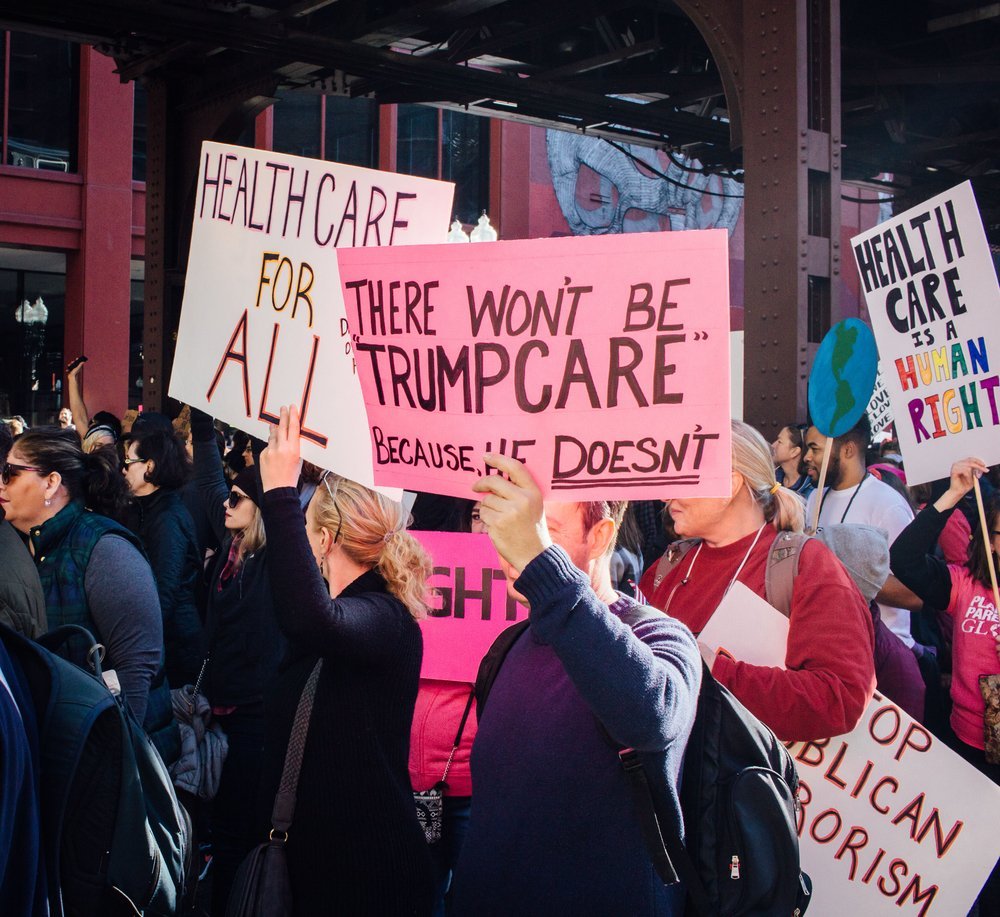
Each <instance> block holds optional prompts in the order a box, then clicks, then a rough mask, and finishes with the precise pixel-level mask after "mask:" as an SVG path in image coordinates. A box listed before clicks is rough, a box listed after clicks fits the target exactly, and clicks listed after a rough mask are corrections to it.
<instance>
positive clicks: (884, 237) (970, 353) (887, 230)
mask: <svg viewBox="0 0 1000 917" xmlns="http://www.w3.org/2000/svg"><path fill="white" fill-rule="evenodd" d="M851 245H852V246H853V248H854V257H855V260H856V261H857V264H858V272H859V274H860V278H861V286H862V288H863V290H864V293H865V302H866V303H867V306H868V313H869V315H870V317H871V323H872V331H873V332H874V333H875V338H876V340H877V342H878V349H879V355H880V357H881V361H882V366H883V369H884V371H885V384H886V388H887V389H888V391H889V400H890V403H891V407H892V414H893V417H894V418H895V425H896V435H897V438H898V439H899V444H900V448H901V449H902V453H903V458H904V459H905V462H906V477H907V481H908V482H909V483H910V484H911V485H913V484H922V483H924V482H926V481H933V480H936V479H937V478H941V477H947V475H948V471H949V469H950V468H951V465H952V463H953V462H954V461H956V460H957V459H960V458H963V457H965V456H968V455H976V456H979V457H980V458H982V459H983V460H984V461H985V462H986V463H987V464H995V463H996V462H998V461H1000V373H998V371H997V370H998V366H997V363H996V361H997V359H1000V288H998V286H997V275H996V269H995V268H994V266H993V259H992V257H991V255H990V248H989V244H988V242H987V240H986V234H985V233H984V232H983V224H982V220H981V219H980V216H979V210H978V208H977V206H976V199H975V197H974V196H973V193H972V185H971V184H970V183H969V182H966V183H964V184H962V185H959V186H958V187H956V188H952V189H951V190H950V191H947V192H945V193H944V194H939V195H938V196H937V197H933V198H931V199H930V200H928V201H925V202H924V203H923V204H921V205H920V206H918V207H914V208H913V209H912V210H908V211H906V212H905V213H901V214H899V215H898V216H896V217H893V218H892V219H891V220H887V221H886V222H884V223H880V224H879V225H878V226H876V227H875V228H874V229H870V230H868V231H867V232H864V233H861V234H860V235H858V236H855V237H854V238H853V239H852V240H851Z"/></svg>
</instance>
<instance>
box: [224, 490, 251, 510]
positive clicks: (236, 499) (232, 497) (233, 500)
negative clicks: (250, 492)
mask: <svg viewBox="0 0 1000 917" xmlns="http://www.w3.org/2000/svg"><path fill="white" fill-rule="evenodd" d="M244 499H248V498H247V495H246V494H241V493H238V492H237V491H235V490H231V491H229V496H228V497H226V503H227V504H228V505H229V508H230V509H236V507H237V506H239V505H240V500H244Z"/></svg>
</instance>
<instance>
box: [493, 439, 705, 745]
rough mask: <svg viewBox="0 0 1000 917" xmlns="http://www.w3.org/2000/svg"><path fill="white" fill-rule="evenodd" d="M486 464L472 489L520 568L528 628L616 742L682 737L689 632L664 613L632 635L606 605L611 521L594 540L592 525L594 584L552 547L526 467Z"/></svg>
mask: <svg viewBox="0 0 1000 917" xmlns="http://www.w3.org/2000/svg"><path fill="white" fill-rule="evenodd" d="M485 460H486V462H487V464H489V465H491V466H492V467H494V468H496V469H497V471H498V472H500V473H499V474H496V475H490V476H488V477H484V478H482V479H481V480H479V481H478V482H476V485H475V486H474V488H473V489H474V490H475V491H476V492H478V493H480V494H483V495H484V496H483V498H482V502H481V507H480V515H481V517H482V519H483V521H484V522H485V523H486V524H487V527H488V531H489V535H490V539H491V540H492V541H493V544H494V546H495V547H496V549H497V553H498V554H499V555H500V557H501V558H502V559H503V561H504V562H505V563H506V564H507V565H509V566H510V567H512V568H513V569H514V570H515V571H520V575H519V577H518V579H517V581H516V583H515V588H517V589H518V590H519V591H521V592H522V593H523V595H524V596H525V598H526V599H527V600H528V605H529V607H530V609H531V611H530V614H529V620H530V621H531V628H532V630H533V631H534V632H535V634H536V635H537V636H538V637H540V638H541V639H542V640H544V641H545V642H546V643H548V644H549V645H550V646H551V647H552V649H553V650H554V651H555V652H556V654H557V655H558V656H559V659H560V661H561V662H562V664H563V667H564V668H565V669H566V672H567V674H568V675H569V677H570V678H571V679H572V680H573V683H574V684H575V685H576V687H577V689H578V690H579V691H580V693H581V695H583V697H584V699H585V700H586V701H587V704H588V705H589V707H590V709H591V710H592V711H593V713H594V715H595V716H596V717H597V718H598V719H599V720H600V721H601V722H602V723H603V724H604V727H605V729H607V730H608V732H609V733H610V734H611V736H612V737H613V738H614V739H616V740H617V741H619V742H621V743H622V744H623V745H628V746H631V747H632V748H635V749H637V750H640V751H662V750H663V749H665V748H667V747H668V746H669V745H670V744H671V743H672V742H673V741H674V739H676V738H677V737H679V736H683V735H686V734H687V733H688V731H689V729H690V727H691V723H692V721H693V719H694V711H695V705H696V701H697V697H698V689H699V686H700V684H701V658H700V656H699V654H698V649H697V645H696V644H695V641H694V638H693V637H692V635H691V633H690V631H688V629H687V628H686V627H684V626H683V625H682V624H680V623H678V622H677V621H674V620H673V619H671V618H667V617H666V616H664V617H663V618H662V619H657V620H654V621H651V622H646V621H643V622H642V623H641V624H640V625H638V626H637V627H636V629H635V632H634V633H633V631H632V628H630V627H629V626H628V625H627V624H625V623H624V622H622V621H621V620H619V618H618V617H617V616H616V615H615V614H614V613H613V612H612V611H611V610H610V608H609V607H608V604H607V603H606V601H605V598H607V600H608V601H611V602H614V601H616V600H617V595H616V593H615V592H614V591H613V590H612V589H611V587H610V577H605V576H604V575H603V574H604V573H606V570H603V571H602V568H601V567H600V565H601V564H602V563H604V564H606V558H605V555H604V554H603V553H602V551H603V548H604V547H605V546H606V544H608V543H609V542H610V538H611V537H612V535H613V531H614V526H613V524H612V525H611V526H610V531H607V530H605V531H604V533H603V535H600V537H598V535H599V533H600V531H601V530H600V529H599V527H598V526H594V528H593V529H592V530H591V532H592V533H593V534H594V538H595V539H597V540H596V541H595V542H594V547H593V554H592V555H591V557H593V558H594V560H592V561H590V563H591V566H590V569H591V570H592V571H593V573H594V576H595V579H594V580H593V583H592V582H591V575H590V574H588V573H585V572H584V571H583V570H581V569H579V568H578V567H577V566H576V565H575V564H574V563H573V561H572V560H571V559H570V557H569V555H568V554H567V553H566V552H565V551H564V550H563V549H562V548H561V547H558V546H556V545H554V544H553V543H552V538H551V537H550V535H549V531H548V526H547V523H546V520H545V514H544V507H543V504H542V495H541V492H540V491H539V489H538V486H537V484H536V483H535V481H534V479H533V478H532V477H531V474H530V473H529V472H528V470H527V469H526V468H524V466H523V465H521V463H520V462H518V461H516V460H513V459H509V458H507V457H505V456H502V455H486V456H485ZM587 537H588V539H589V538H590V537H591V535H590V534H588V535H587ZM597 541H600V544H598V543H597ZM587 543H588V546H589V545H590V542H589V541H588V542H587ZM588 550H589V547H588ZM595 585H596V586H597V587H598V588H600V589H601V594H600V595H598V594H597V592H595V589H594V586H595ZM636 638H638V639H636Z"/></svg>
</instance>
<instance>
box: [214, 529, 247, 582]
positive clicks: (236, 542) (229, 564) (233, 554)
mask: <svg viewBox="0 0 1000 917" xmlns="http://www.w3.org/2000/svg"><path fill="white" fill-rule="evenodd" d="M242 543H243V533H242V532H240V534H239V535H237V536H236V537H235V538H233V541H232V543H231V544H230V545H229V556H228V557H227V558H226V563H225V566H224V567H223V568H222V573H220V574H219V589H218V591H219V592H222V587H223V586H224V585H225V584H226V583H228V582H229V581H230V580H231V579H232V578H233V577H234V576H235V575H236V571H237V570H238V569H239V565H240V558H239V554H240V545H241V544H242Z"/></svg>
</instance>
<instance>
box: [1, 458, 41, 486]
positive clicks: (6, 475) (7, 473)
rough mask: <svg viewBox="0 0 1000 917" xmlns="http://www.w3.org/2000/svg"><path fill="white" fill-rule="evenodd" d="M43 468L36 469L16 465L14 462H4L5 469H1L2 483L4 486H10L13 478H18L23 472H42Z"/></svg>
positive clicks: (30, 466)
mask: <svg viewBox="0 0 1000 917" xmlns="http://www.w3.org/2000/svg"><path fill="white" fill-rule="evenodd" d="M41 470H42V469H41V468H36V467H35V466H34V465H15V464H14V463H13V462H4V465H3V468H2V469H0V481H3V483H4V484H9V483H10V479H11V478H16V477H17V476H18V475H19V474H20V473H21V472H22V471H39V472H40V471H41Z"/></svg>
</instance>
